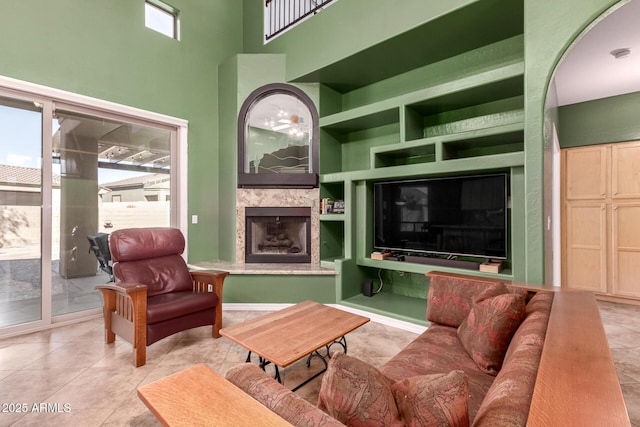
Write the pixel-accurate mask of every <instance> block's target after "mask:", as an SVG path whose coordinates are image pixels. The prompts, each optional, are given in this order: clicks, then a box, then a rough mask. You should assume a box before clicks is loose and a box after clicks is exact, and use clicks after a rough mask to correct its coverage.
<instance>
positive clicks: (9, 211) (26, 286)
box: [0, 97, 43, 328]
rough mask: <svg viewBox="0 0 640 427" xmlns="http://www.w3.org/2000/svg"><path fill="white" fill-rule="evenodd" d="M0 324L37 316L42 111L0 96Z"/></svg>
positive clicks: (27, 320)
mask: <svg viewBox="0 0 640 427" xmlns="http://www.w3.org/2000/svg"><path fill="white" fill-rule="evenodd" d="M0 129H2V132H0V328H4V327H9V326H17V325H21V324H25V323H31V322H35V321H39V320H41V319H42V296H43V292H42V256H41V231H42V230H41V223H42V143H41V140H42V112H41V111H40V108H39V107H37V106H36V105H35V104H34V103H33V102H28V101H20V100H15V99H9V98H3V97H0Z"/></svg>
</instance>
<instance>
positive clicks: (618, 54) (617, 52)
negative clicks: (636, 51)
mask: <svg viewBox="0 0 640 427" xmlns="http://www.w3.org/2000/svg"><path fill="white" fill-rule="evenodd" d="M609 53H610V54H611V55H612V56H613V57H614V58H616V59H622V58H626V57H627V56H629V55H631V49H629V48H628V47H623V48H621V49H614V50H612V51H611V52H609Z"/></svg>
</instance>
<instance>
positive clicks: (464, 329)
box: [458, 293, 526, 375]
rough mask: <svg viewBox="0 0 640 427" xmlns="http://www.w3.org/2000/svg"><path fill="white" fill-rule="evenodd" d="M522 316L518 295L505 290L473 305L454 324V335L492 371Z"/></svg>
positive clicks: (523, 309)
mask: <svg viewBox="0 0 640 427" xmlns="http://www.w3.org/2000/svg"><path fill="white" fill-rule="evenodd" d="M525 316H526V305H525V301H524V297H523V296H522V295H518V294H512V293H508V294H503V295H498V296H495V297H493V298H488V299H485V300H483V301H480V302H477V303H475V304H474V305H473V307H472V308H471V311H470V312H469V315H468V316H467V318H466V319H465V321H464V322H462V324H461V325H460V327H459V328H458V338H460V342H461V343H462V346H463V347H464V349H465V350H466V351H467V353H469V355H470V356H471V358H472V359H473V360H474V361H475V362H476V364H477V365H478V367H479V368H480V369H481V370H482V371H484V372H486V373H488V374H490V375H496V374H497V373H498V372H499V371H500V368H501V367H502V361H503V359H504V355H505V353H506V351H507V347H508V346H509V343H510V342H511V338H512V337H513V334H514V333H515V332H516V330H517V329H518V327H519V326H520V323H522V321H523V320H524V318H525Z"/></svg>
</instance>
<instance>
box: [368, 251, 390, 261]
mask: <svg viewBox="0 0 640 427" xmlns="http://www.w3.org/2000/svg"><path fill="white" fill-rule="evenodd" d="M390 256H391V252H371V259H376V260H380V261H381V260H383V259H385V258H389V257H390Z"/></svg>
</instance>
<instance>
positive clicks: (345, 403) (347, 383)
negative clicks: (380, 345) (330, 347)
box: [318, 353, 403, 427]
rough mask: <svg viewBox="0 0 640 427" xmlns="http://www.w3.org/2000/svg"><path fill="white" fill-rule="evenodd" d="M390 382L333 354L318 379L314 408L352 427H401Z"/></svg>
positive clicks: (365, 366) (369, 368)
mask: <svg viewBox="0 0 640 427" xmlns="http://www.w3.org/2000/svg"><path fill="white" fill-rule="evenodd" d="M392 384H393V381H391V380H390V379H388V378H387V377H385V376H384V375H383V374H382V373H381V372H380V371H379V370H378V369H376V368H375V367H373V366H371V365H369V364H368V363H366V362H363V361H361V360H358V359H356V358H355V357H351V356H348V355H346V354H344V353H336V354H335V355H333V356H332V358H331V360H330V361H329V366H328V368H327V372H325V374H324V376H323V377H322V384H321V385H320V394H319V396H318V407H319V408H320V409H322V410H323V411H325V412H326V413H328V414H329V415H331V416H332V417H333V418H335V419H337V420H338V421H340V422H341V423H343V424H345V425H348V426H352V427H356V426H357V427H364V426H398V427H399V426H402V425H403V423H402V421H401V419H400V415H399V413H398V408H397V407H396V402H395V399H394V398H393V393H392V392H391V385H392Z"/></svg>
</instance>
